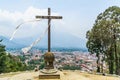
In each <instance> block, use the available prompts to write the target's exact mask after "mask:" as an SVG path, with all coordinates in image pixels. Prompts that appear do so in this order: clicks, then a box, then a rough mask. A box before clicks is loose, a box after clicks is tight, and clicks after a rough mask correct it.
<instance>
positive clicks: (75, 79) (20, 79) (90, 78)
mask: <svg viewBox="0 0 120 80" xmlns="http://www.w3.org/2000/svg"><path fill="white" fill-rule="evenodd" d="M38 75H39V72H33V71H32V72H22V73H18V74H13V75H11V74H6V75H2V77H1V76H0V80H8V79H9V80H40V79H38ZM60 76H61V79H54V80H120V78H118V77H112V76H102V75H95V74H88V73H86V72H80V71H69V70H68V71H62V72H60ZM42 80H43V79H42ZM44 80H45V79H44ZM49 80H52V79H49Z"/></svg>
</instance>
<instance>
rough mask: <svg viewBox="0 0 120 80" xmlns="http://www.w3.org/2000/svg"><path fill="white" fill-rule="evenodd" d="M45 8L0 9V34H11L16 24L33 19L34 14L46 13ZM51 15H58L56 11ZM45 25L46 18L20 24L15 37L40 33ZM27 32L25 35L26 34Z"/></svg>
mask: <svg viewBox="0 0 120 80" xmlns="http://www.w3.org/2000/svg"><path fill="white" fill-rule="evenodd" d="M47 14H48V12H47V9H37V8H34V7H29V8H28V9H27V10H26V11H25V12H19V11H15V12H10V11H7V10H0V34H1V35H6V36H9V37H10V36H11V35H12V33H13V31H14V29H15V28H16V26H17V25H19V24H20V23H22V22H24V21H29V20H33V19H35V16H36V15H47ZM52 15H59V14H58V13H54V12H53V13H52ZM46 27H47V23H46V20H42V21H40V22H31V23H26V24H24V25H22V27H21V28H20V30H18V32H17V33H16V36H15V37H16V38H19V37H31V36H34V35H40V33H42V32H44V30H45V29H46ZM26 34H27V35H26Z"/></svg>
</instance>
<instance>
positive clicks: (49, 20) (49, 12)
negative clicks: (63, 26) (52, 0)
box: [36, 8, 62, 52]
mask: <svg viewBox="0 0 120 80" xmlns="http://www.w3.org/2000/svg"><path fill="white" fill-rule="evenodd" d="M36 18H41V19H48V52H50V51H51V39H50V38H51V37H50V36H51V32H50V31H51V30H50V26H51V24H50V23H51V19H62V16H51V11H50V8H48V16H36Z"/></svg>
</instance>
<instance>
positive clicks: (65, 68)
mask: <svg viewBox="0 0 120 80" xmlns="http://www.w3.org/2000/svg"><path fill="white" fill-rule="evenodd" d="M62 69H64V70H81V67H80V66H69V65H65V66H64V67H62Z"/></svg>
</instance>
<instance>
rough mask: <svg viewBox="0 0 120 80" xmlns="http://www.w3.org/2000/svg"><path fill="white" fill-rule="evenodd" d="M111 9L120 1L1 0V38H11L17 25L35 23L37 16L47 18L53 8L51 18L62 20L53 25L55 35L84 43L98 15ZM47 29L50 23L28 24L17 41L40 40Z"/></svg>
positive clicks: (54, 21) (19, 33)
mask: <svg viewBox="0 0 120 80" xmlns="http://www.w3.org/2000/svg"><path fill="white" fill-rule="evenodd" d="M110 6H120V0H1V1H0V35H3V36H8V37H10V36H11V35H12V33H13V31H14V30H15V28H16V26H17V25H19V24H20V23H22V22H24V21H29V20H33V19H35V15H47V8H48V7H50V8H51V11H52V15H60V16H63V19H62V20H53V21H52V32H54V33H64V34H70V35H73V36H76V37H78V38H81V39H85V35H86V31H88V30H90V29H91V28H92V26H93V24H94V21H95V19H96V17H97V15H98V14H99V13H101V12H103V11H104V10H105V9H107V8H108V7H110ZM46 28H47V20H41V21H39V22H30V23H26V24H24V25H22V26H21V28H20V29H19V30H18V32H17V33H16V35H15V38H24V37H34V36H37V35H38V36H39V35H40V34H41V33H42V32H44V30H45V29H46ZM54 33H53V34H54Z"/></svg>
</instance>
